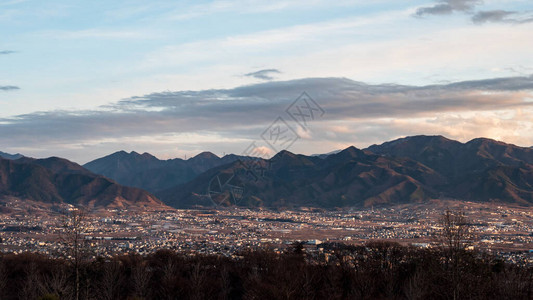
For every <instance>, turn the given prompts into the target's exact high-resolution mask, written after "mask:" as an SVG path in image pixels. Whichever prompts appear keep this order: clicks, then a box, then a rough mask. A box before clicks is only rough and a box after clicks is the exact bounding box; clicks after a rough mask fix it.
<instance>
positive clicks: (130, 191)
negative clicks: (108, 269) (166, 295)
mask: <svg viewBox="0 0 533 300" xmlns="http://www.w3.org/2000/svg"><path fill="white" fill-rule="evenodd" d="M6 196H12V197H17V198H21V199H27V200H33V201H37V202H43V203H49V204H56V203H69V204H76V205H84V206H87V207H107V208H126V207H158V206H162V205H163V204H162V202H161V201H159V200H158V199H157V198H156V197H155V196H153V195H151V194H149V193H147V192H145V191H143V190H141V189H137V188H131V187H125V186H122V185H119V184H117V183H116V182H114V181H112V180H110V179H107V178H105V177H103V176H100V175H96V174H93V173H91V172H90V171H88V170H86V169H84V168H83V167H81V166H79V165H78V164H75V163H72V162H70V161H68V160H65V159H60V158H55V157H52V158H48V159H29V158H21V159H18V160H7V159H2V158H0V198H3V197H6Z"/></svg>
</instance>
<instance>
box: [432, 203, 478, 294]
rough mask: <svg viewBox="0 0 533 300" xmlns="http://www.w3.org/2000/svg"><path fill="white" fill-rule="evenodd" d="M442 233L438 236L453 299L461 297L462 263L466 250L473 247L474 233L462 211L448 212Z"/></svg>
mask: <svg viewBox="0 0 533 300" xmlns="http://www.w3.org/2000/svg"><path fill="white" fill-rule="evenodd" d="M439 222H440V226H441V229H440V232H439V234H438V235H437V239H438V240H439V242H440V244H441V247H442V251H443V254H444V256H445V259H446V261H445V266H446V268H447V271H448V272H449V277H450V280H451V283H452V286H453V299H458V298H461V297H460V290H461V288H460V286H461V284H462V283H461V277H462V269H463V268H462V267H463V266H462V263H463V258H464V257H465V254H466V251H465V250H466V249H467V248H468V247H469V246H471V245H472V242H473V238H472V237H473V233H472V232H471V228H470V226H469V224H468V221H467V219H466V217H465V214H464V212H462V211H451V210H449V209H448V210H446V212H444V214H442V216H441V218H440V220H439Z"/></svg>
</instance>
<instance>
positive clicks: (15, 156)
mask: <svg viewBox="0 0 533 300" xmlns="http://www.w3.org/2000/svg"><path fill="white" fill-rule="evenodd" d="M0 157H2V158H5V159H11V160H15V159H19V158H21V157H23V155H22V154H20V153H17V154H9V153H5V152H2V151H0Z"/></svg>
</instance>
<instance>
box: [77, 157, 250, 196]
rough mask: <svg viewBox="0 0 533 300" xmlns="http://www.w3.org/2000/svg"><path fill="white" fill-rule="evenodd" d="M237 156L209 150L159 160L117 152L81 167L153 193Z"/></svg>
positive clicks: (180, 182)
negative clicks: (217, 154)
mask: <svg viewBox="0 0 533 300" xmlns="http://www.w3.org/2000/svg"><path fill="white" fill-rule="evenodd" d="M237 159H239V156H237V155H226V156H224V157H222V158H220V157H218V156H216V155H215V154H213V153H211V152H203V153H200V154H198V155H196V156H195V157H192V158H190V159H188V160H183V159H179V158H176V159H169V160H159V159H157V158H156V157H154V156H152V155H151V154H148V153H144V154H139V153H137V152H131V153H127V152H125V151H120V152H116V153H113V154H111V155H108V156H105V157H102V158H99V159H96V160H94V161H91V162H89V163H87V164H85V165H84V167H85V168H86V169H88V170H90V171H92V172H94V173H96V174H100V175H104V176H106V177H108V178H111V179H113V180H115V181H116V182H118V183H120V184H123V185H127V186H133V187H138V188H142V189H145V190H147V191H149V192H152V193H155V192H157V191H160V190H164V189H167V188H170V187H172V186H176V185H178V184H182V183H185V182H187V181H190V180H192V179H194V178H195V177H196V176H198V175H199V174H201V173H203V172H205V171H207V170H209V169H211V168H214V167H217V166H220V165H223V164H227V163H230V162H234V161H236V160H237Z"/></svg>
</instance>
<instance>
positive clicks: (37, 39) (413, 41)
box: [0, 0, 533, 162]
mask: <svg viewBox="0 0 533 300" xmlns="http://www.w3.org/2000/svg"><path fill="white" fill-rule="evenodd" d="M399 2H401V3H399ZM532 12H533V5H532V4H531V3H530V1H488V0H487V1H468V0H463V1H461V0H453V1H452V0H443V1H385V0H383V1H370V2H369V1H336V2H334V4H332V2H331V1H321V0H316V1H268V2H265V1H251V0H249V1H214V2H213V1H180V2H175V1H153V2H150V3H146V2H141V1H113V2H112V4H110V3H109V2H104V1H90V2H79V3H73V2H71V1H46V2H43V1H30V0H28V1H23V0H21V1H0V24H1V26H0V35H1V36H2V37H3V39H2V41H1V42H0V65H1V66H2V73H1V75H0V105H1V107H2V110H1V111H0V145H1V147H0V150H1V151H5V152H21V153H23V154H25V155H29V156H36V157H42V156H49V155H58V156H63V157H66V158H69V159H73V160H75V161H78V162H86V161H88V160H91V159H94V158H96V157H99V156H102V155H106V154H109V153H111V152H114V151H117V150H122V149H124V150H135V151H137V152H144V151H146V152H150V153H152V154H155V155H156V156H158V157H162V158H170V157H183V156H184V155H187V156H190V155H194V154H195V153H197V152H200V151H204V150H209V151H212V152H214V153H216V154H218V155H222V154H223V153H237V154H240V153H241V152H242V151H243V150H244V149H245V148H246V147H247V146H248V145H249V144H250V143H251V142H253V141H256V140H259V141H261V138H260V135H261V133H262V132H263V131H264V130H265V128H267V127H268V126H269V125H270V124H271V123H272V122H273V121H274V120H275V119H276V118H278V117H280V116H281V117H284V118H287V120H288V122H289V125H291V126H295V129H296V131H297V133H298V134H299V135H300V139H299V140H298V141H297V142H295V143H294V144H293V145H292V146H291V148H290V149H289V150H290V151H293V152H300V153H306V154H312V153H321V152H329V151H332V150H335V149H339V148H343V147H347V146H349V145H355V146H357V147H362V148H364V147H366V146H369V145H370V144H373V143H381V142H383V141H385V140H390V139H393V138H397V137H401V136H406V135H416V134H440V135H445V136H447V137H449V138H453V139H458V140H460V141H468V140H469V139H472V138H475V137H481V136H482V137H488V138H494V139H499V140H503V141H505V142H509V143H515V144H518V145H521V146H532V145H533V134H532V133H531V132H532V129H533V128H532V127H533V125H532V124H533V123H532V121H531V120H532V118H531V117H532V116H533V114H532V110H533V109H532V108H531V105H532V104H533V94H532V90H533V77H531V74H533V55H532V54H531V49H533V39H532V38H531V32H533V13H532ZM303 91H306V92H307V93H308V94H309V95H310V96H311V97H312V98H313V99H315V101H316V102H317V103H318V104H319V105H320V106H321V107H322V108H323V109H324V111H325V114H324V116H323V117H322V118H317V119H316V120H313V121H312V122H310V124H309V128H308V129H306V130H304V129H302V128H299V127H298V126H297V125H298V124H295V122H294V121H293V120H291V119H290V117H289V116H287V114H286V112H285V109H286V108H287V107H288V106H289V105H290V104H291V103H292V101H294V100H295V99H296V98H297V97H298V96H299V95H300V94H301V93H302V92H303ZM258 146H259V147H265V145H258Z"/></svg>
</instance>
